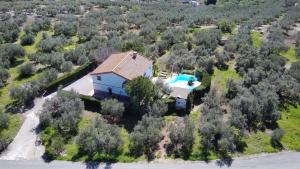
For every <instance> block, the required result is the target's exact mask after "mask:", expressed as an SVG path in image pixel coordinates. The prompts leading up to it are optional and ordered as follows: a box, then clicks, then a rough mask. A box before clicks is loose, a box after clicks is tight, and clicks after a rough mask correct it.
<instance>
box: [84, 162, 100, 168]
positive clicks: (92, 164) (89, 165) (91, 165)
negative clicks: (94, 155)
mask: <svg viewBox="0 0 300 169" xmlns="http://www.w3.org/2000/svg"><path fill="white" fill-rule="evenodd" d="M99 165H100V162H95V161H88V162H85V166H86V169H98V168H99Z"/></svg>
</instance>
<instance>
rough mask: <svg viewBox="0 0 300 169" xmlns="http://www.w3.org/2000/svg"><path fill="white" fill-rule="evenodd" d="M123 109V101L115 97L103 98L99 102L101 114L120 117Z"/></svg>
mask: <svg viewBox="0 0 300 169" xmlns="http://www.w3.org/2000/svg"><path fill="white" fill-rule="evenodd" d="M124 110H125V107H124V103H122V102H119V101H118V100H117V99H105V100H103V101H102V102H101V112H102V114H104V115H108V116H111V117H112V118H113V119H115V118H117V119H119V118H121V117H122V116H123V112H124Z"/></svg>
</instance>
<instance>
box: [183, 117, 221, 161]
mask: <svg viewBox="0 0 300 169" xmlns="http://www.w3.org/2000/svg"><path fill="white" fill-rule="evenodd" d="M189 116H190V118H191V119H192V121H193V122H194V124H195V128H194V131H193V132H194V138H195V140H194V144H193V146H192V150H191V154H190V156H189V158H188V160H192V161H195V160H215V159H218V156H217V154H216V153H214V152H212V151H210V152H209V154H208V155H204V151H203V145H202V139H201V135H200V133H199V131H198V130H199V127H200V126H199V125H198V124H199V120H200V117H201V112H200V111H197V112H191V114H190V115H189ZM200 125H201V124H200Z"/></svg>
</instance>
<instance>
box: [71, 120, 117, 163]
mask: <svg viewBox="0 0 300 169" xmlns="http://www.w3.org/2000/svg"><path fill="white" fill-rule="evenodd" d="M76 143H77V144H78V146H79V148H80V150H81V151H82V152H85V153H88V155H89V156H90V157H91V156H92V155H93V154H94V153H96V152H97V153H100V154H107V155H108V154H117V153H118V151H119V150H120V147H121V146H122V144H123V142H122V139H121V135H120V129H119V127H118V126H116V125H111V124H109V123H107V121H106V120H104V119H103V118H102V117H101V116H100V115H97V116H96V117H95V118H94V120H93V122H92V124H90V125H89V126H88V127H87V128H85V129H84V130H83V131H82V132H80V133H79V136H78V137H77V139H76Z"/></svg>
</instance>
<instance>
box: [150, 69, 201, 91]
mask: <svg viewBox="0 0 300 169" xmlns="http://www.w3.org/2000/svg"><path fill="white" fill-rule="evenodd" d="M177 75H178V74H175V73H174V74H172V75H171V76H169V77H167V78H159V77H153V78H152V82H153V83H154V84H155V83H156V82H157V80H158V79H160V80H162V82H163V84H164V85H167V86H169V87H170V88H171V89H172V88H174V87H177V88H184V89H189V90H190V91H191V90H192V89H194V88H196V87H198V86H200V85H201V82H199V81H195V82H193V85H192V86H189V85H188V84H187V82H186V81H180V80H179V81H177V82H175V83H169V82H170V81H171V80H172V79H173V78H174V77H175V76H177Z"/></svg>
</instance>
